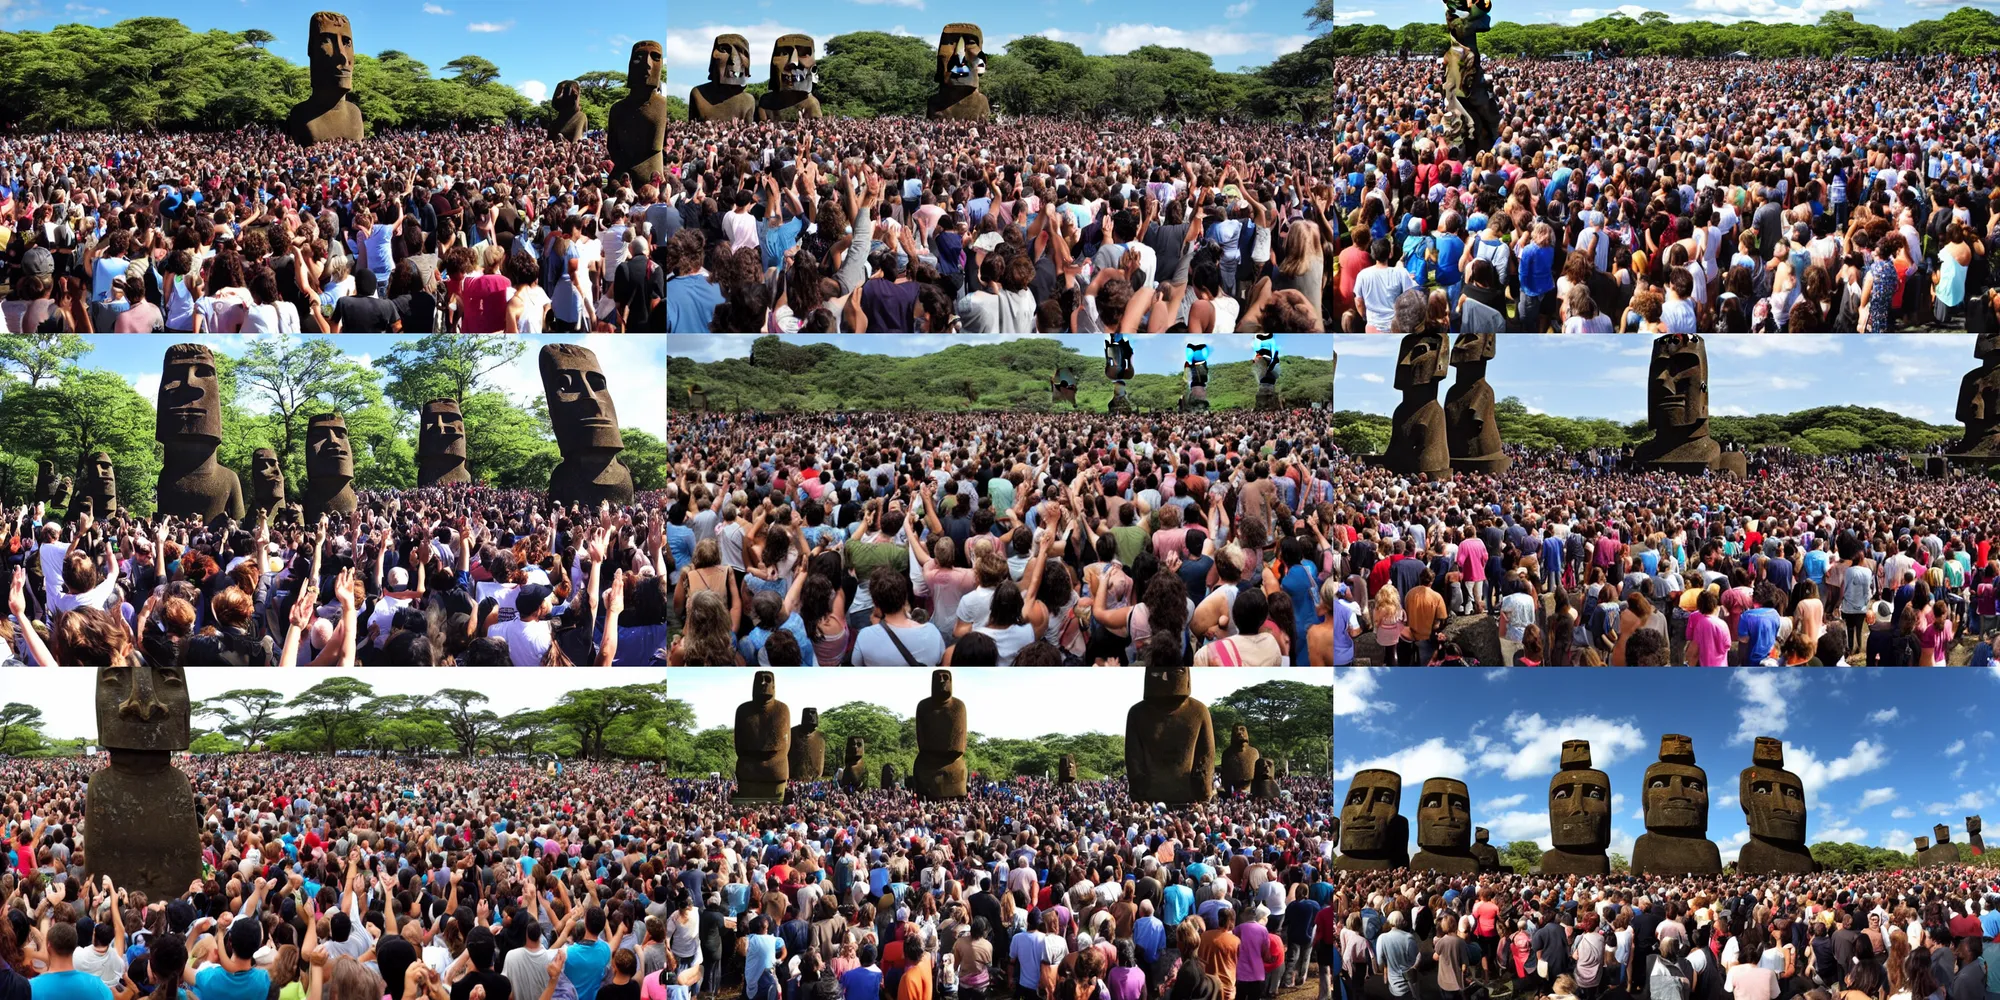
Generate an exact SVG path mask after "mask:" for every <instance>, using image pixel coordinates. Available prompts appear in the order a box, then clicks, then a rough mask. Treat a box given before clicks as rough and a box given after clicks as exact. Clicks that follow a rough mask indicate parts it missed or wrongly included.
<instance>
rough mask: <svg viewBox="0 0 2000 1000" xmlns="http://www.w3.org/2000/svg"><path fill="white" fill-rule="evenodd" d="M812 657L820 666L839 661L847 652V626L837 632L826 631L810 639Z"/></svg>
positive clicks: (830, 664) (828, 665) (832, 664)
mask: <svg viewBox="0 0 2000 1000" xmlns="http://www.w3.org/2000/svg"><path fill="white" fill-rule="evenodd" d="M812 644H813V659H814V661H815V662H817V663H818V664H819V665H820V666H823V667H831V666H834V665H836V664H838V663H840V661H841V659H842V658H843V657H844V656H845V654H846V653H847V626H846V625H842V626H841V627H840V631H838V632H826V633H823V634H821V635H820V637H819V638H817V639H814V640H813V641H812Z"/></svg>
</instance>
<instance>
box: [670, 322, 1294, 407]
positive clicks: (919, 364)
mask: <svg viewBox="0 0 2000 1000" xmlns="http://www.w3.org/2000/svg"><path fill="white" fill-rule="evenodd" d="M668 353H669V356H668V358H667V398H668V399H669V400H671V401H672V405H673V406H674V407H676V408H679V407H685V406H686V405H687V385H688V383H690V382H693V383H696V384H698V385H700V386H701V387H702V388H703V390H704V391H706V392H707V393H708V400H709V405H710V406H711V407H716V408H719V409H745V410H750V409H757V410H1001V409H1004V410H1046V409H1049V408H1050V404H1049V376H1050V375H1052V374H1054V372H1055V370H1056V369H1057V368H1060V367H1064V366H1068V367H1071V368H1074V369H1076V372H1077V374H1078V376H1079V379H1078V381H1079V384H1078V387H1077V391H1076V403H1077V406H1078V408H1080V409H1085V410H1095V411H1098V412H1103V410H1104V407H1105V405H1106V404H1107V403H1109V402H1110V401H1111V383H1110V381H1108V380H1107V379H1105V377H1104V357H1103V356H1102V355H1101V354H1090V355H1087V354H1081V353H1078V352H1077V351H1075V350H1073V349H1071V348H1069V347H1066V346H1064V345H1063V344H1062V343H1061V342H1060V341H1055V340H1039V339H1034V340H1012V341H1008V342H1006V343H1004V344H955V345H953V346H951V347H947V348H945V349H944V350H941V351H938V352H937V353H935V354H926V355H922V356H920V357H914V358H901V357H890V356H887V355H882V354H857V353H854V352H852V351H844V350H841V349H840V348H837V347H834V346H833V345H831V344H787V343H785V342H784V341H782V340H780V339H778V338H777V337H775V336H763V337H759V338H757V340H756V342H755V343H754V344H753V345H751V348H750V357H749V358H747V359H744V358H732V359H727V360H723V361H714V362H709V363H707V364H697V363H695V361H693V360H692V359H690V358H685V357H678V358H677V357H673V356H672V350H671V348H669V352H668ZM1333 367H1334V363H1333V362H1331V361H1314V360H1308V359H1304V358H1289V357H1288V358H1286V359H1285V360H1284V364H1283V366H1282V370H1283V374H1282V375H1281V377H1280V378H1279V380H1278V393H1279V396H1280V397H1281V398H1282V399H1283V400H1284V401H1285V402H1287V403H1289V404H1291V405H1295V406H1306V405H1309V404H1311V403H1314V402H1325V401H1326V399H1327V398H1328V395H1329V393H1330V387H1331V385H1332V382H1333ZM1126 386H1127V389H1128V391H1129V392H1130V393H1131V396H1132V401H1133V403H1134V404H1135V405H1137V406H1138V407H1139V408H1140V409H1144V410H1159V409H1172V408H1173V407H1174V406H1176V405H1177V404H1178V402H1179V400H1180V397H1181V390H1182V385H1181V377H1180V373H1179V372H1174V373H1172V374H1167V375H1158V374H1141V375H1139V376H1137V377H1135V378H1133V379H1131V380H1130V381H1128V382H1127V383H1126ZM1256 399H1257V385H1256V379H1255V377H1254V376H1253V375H1252V374H1251V366H1250V362H1248V361H1234V362H1230V363H1228V364H1217V365H1210V366H1209V369H1208V400H1209V406H1210V407H1211V408H1212V409H1248V408H1250V407H1251V406H1252V405H1254V404H1255V402H1256ZM1059 408H1060V409H1064V410H1067V409H1068V408H1069V404H1067V403H1063V404H1060V407H1059Z"/></svg>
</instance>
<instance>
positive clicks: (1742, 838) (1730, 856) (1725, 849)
mask: <svg viewBox="0 0 2000 1000" xmlns="http://www.w3.org/2000/svg"><path fill="white" fill-rule="evenodd" d="M1749 842H1750V831H1749V830H1748V829H1742V830H1738V831H1736V832H1735V833H1732V834H1730V835H1729V837H1728V839H1726V840H1718V841H1716V842H1715V848H1716V850H1718V851H1720V852H1722V863H1723V864H1725V865H1726V864H1728V863H1730V862H1731V861H1734V860H1736V852H1737V851H1740V850H1742V849H1743V845H1744V844H1747V843H1749Z"/></svg>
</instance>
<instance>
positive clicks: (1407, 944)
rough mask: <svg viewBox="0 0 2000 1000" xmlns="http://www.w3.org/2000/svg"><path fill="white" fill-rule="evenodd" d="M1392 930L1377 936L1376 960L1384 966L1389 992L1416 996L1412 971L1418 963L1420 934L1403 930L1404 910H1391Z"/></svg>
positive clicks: (1390, 925)
mask: <svg viewBox="0 0 2000 1000" xmlns="http://www.w3.org/2000/svg"><path fill="white" fill-rule="evenodd" d="M1387 923H1388V925H1389V926H1388V929H1387V930H1385V931H1383V932H1382V936H1381V937H1378V938H1376V939H1375V960H1376V961H1377V962H1380V963H1381V965H1382V978H1383V979H1384V980H1385V981H1386V982H1387V983H1388V984H1389V995H1390V996H1396V997H1407V996H1414V995H1415V994H1416V989H1415V987H1416V983H1415V982H1414V981H1413V977H1412V976H1411V975H1410V973H1411V972H1412V971H1413V970H1414V969H1415V968H1416V965H1417V936H1416V935H1414V934H1411V933H1410V932H1409V931H1407V930H1404V929H1403V911H1401V910H1393V911H1390V913H1389V917H1388V920H1387Z"/></svg>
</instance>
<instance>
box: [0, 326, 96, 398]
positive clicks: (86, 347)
mask: <svg viewBox="0 0 2000 1000" xmlns="http://www.w3.org/2000/svg"><path fill="white" fill-rule="evenodd" d="M90 350H91V347H90V341H88V340H85V339H84V338H83V337H82V336H80V335H78V334H74V333H21V334H15V335H13V336H10V337H0V370H4V371H10V372H13V373H15V374H17V375H19V376H20V377H21V378H22V380H24V381H26V382H27V383H28V385H29V387H31V388H40V387H41V384H42V383H43V382H47V381H49V380H51V379H54V378H55V377H56V374H57V373H58V372H60V371H62V370H63V369H64V368H67V367H70V366H71V365H74V364H75V363H76V362H77V360H78V359H79V358H82V357H83V356H84V355H86V354H89V353H90Z"/></svg>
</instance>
